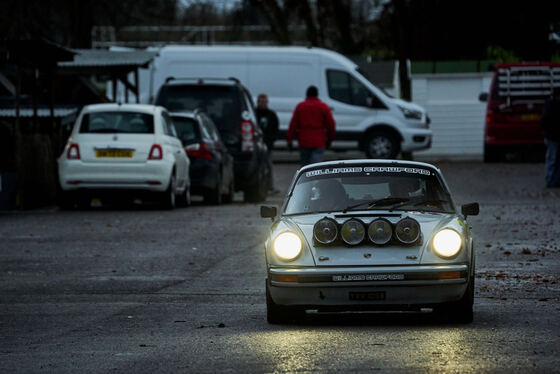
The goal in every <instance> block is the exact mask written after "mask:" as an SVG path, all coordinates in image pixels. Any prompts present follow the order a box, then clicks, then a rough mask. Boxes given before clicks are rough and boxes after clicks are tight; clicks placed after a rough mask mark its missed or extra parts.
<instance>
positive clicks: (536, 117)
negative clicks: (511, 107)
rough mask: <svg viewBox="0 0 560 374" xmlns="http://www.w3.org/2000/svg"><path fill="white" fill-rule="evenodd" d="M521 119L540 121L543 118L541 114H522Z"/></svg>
mask: <svg viewBox="0 0 560 374" xmlns="http://www.w3.org/2000/svg"><path fill="white" fill-rule="evenodd" d="M521 119H522V120H523V121H538V120H539V119H541V116H540V115H538V114H522V115H521Z"/></svg>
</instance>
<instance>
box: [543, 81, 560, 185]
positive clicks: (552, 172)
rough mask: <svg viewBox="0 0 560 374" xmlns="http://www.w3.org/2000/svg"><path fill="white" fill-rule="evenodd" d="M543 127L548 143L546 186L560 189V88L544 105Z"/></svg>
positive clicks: (555, 90) (555, 89) (556, 89)
mask: <svg viewBox="0 0 560 374" xmlns="http://www.w3.org/2000/svg"><path fill="white" fill-rule="evenodd" d="M541 127H542V129H543V132H544V140H545V143H546V159H545V168H546V179H545V181H546V186H547V187H560V87H556V88H554V90H553V93H552V97H551V98H550V99H548V100H547V101H546V102H545V104H544V108H543V113H542V117H541Z"/></svg>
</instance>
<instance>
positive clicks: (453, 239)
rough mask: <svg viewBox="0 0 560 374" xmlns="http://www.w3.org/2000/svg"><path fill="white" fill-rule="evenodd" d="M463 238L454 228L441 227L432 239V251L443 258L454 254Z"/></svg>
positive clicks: (459, 247)
mask: <svg viewBox="0 0 560 374" xmlns="http://www.w3.org/2000/svg"><path fill="white" fill-rule="evenodd" d="M462 244H463V238H461V235H459V233H458V232H457V231H455V230H451V229H443V230H441V231H439V232H438V233H437V234H436V235H435V236H434V239H433V241H432V247H433V248H434V252H435V253H436V254H437V255H438V256H440V257H444V258H449V257H453V256H455V255H456V254H457V253H459V251H460V250H461V245H462Z"/></svg>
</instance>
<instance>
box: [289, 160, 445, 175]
mask: <svg viewBox="0 0 560 374" xmlns="http://www.w3.org/2000/svg"><path fill="white" fill-rule="evenodd" d="M368 165H386V166H394V167H422V168H427V169H432V170H434V171H437V172H438V173H440V174H441V171H440V170H439V169H438V168H437V167H435V166H434V165H432V164H427V163H425V162H417V161H401V160H380V159H355V160H339V161H326V162H318V163H316V164H310V165H306V166H304V167H302V168H301V169H299V173H302V172H304V171H307V170H313V169H318V168H328V167H344V166H368Z"/></svg>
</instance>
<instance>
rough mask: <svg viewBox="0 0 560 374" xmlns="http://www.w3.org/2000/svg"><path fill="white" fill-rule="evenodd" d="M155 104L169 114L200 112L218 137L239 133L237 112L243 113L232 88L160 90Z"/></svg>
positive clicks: (197, 86) (173, 87)
mask: <svg viewBox="0 0 560 374" xmlns="http://www.w3.org/2000/svg"><path fill="white" fill-rule="evenodd" d="M156 104H157V105H161V106H163V107H165V108H167V109H168V110H169V111H170V112H181V111H193V110H195V109H201V110H203V111H204V112H205V113H207V114H208V115H209V116H210V118H211V119H212V120H213V121H214V123H215V124H216V127H217V128H218V130H219V131H220V133H222V135H224V134H228V135H237V136H239V134H240V132H241V112H242V111H243V110H245V109H246V108H244V103H243V102H242V101H241V100H240V95H239V89H238V88H237V87H234V86H212V85H169V86H163V87H162V88H161V91H160V93H159V95H158V98H157V100H156Z"/></svg>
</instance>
